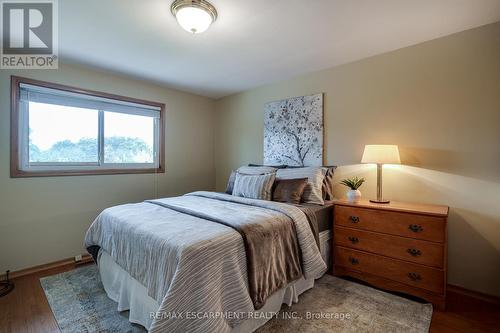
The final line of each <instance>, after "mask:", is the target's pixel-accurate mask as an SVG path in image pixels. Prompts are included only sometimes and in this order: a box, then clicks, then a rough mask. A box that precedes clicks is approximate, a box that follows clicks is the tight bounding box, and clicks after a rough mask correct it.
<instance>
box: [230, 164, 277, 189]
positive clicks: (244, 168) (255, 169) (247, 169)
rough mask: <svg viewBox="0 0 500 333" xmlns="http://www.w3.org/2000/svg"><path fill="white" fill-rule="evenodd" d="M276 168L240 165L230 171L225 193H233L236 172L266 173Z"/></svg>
mask: <svg viewBox="0 0 500 333" xmlns="http://www.w3.org/2000/svg"><path fill="white" fill-rule="evenodd" d="M276 170H278V169H276V168H274V167H269V166H246V165H244V166H241V167H239V168H238V169H237V170H236V171H232V172H231V175H230V176H229V179H228V181H227V186H226V193H227V194H233V187H234V180H235V179H236V173H243V174H246V175H263V174H266V173H273V172H276Z"/></svg>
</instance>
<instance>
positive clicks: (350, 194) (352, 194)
mask: <svg viewBox="0 0 500 333" xmlns="http://www.w3.org/2000/svg"><path fill="white" fill-rule="evenodd" d="M347 200H349V202H359V200H361V192H360V191H359V190H349V191H347Z"/></svg>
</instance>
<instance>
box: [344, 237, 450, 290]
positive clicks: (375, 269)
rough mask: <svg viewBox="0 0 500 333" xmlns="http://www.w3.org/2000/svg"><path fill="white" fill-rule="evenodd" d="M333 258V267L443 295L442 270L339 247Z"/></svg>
mask: <svg viewBox="0 0 500 333" xmlns="http://www.w3.org/2000/svg"><path fill="white" fill-rule="evenodd" d="M334 256H335V265H338V266H343V267H346V268H347V269H352V270H356V271H359V272H365V273H370V274H373V275H378V276H381V277H385V278H387V279H390V280H393V281H398V282H401V283H404V284H407V285H410V286H414V287H417V288H421V289H425V290H428V291H431V292H434V293H437V294H443V291H444V271H442V270H439V269H435V268H430V267H427V266H422V265H418V264H413V263H408V262H404V261H401V260H397V259H391V258H387V257H382V256H379V255H375V254H370V253H366V252H361V251H357V250H353V249H348V248H344V247H341V246H335V247H334Z"/></svg>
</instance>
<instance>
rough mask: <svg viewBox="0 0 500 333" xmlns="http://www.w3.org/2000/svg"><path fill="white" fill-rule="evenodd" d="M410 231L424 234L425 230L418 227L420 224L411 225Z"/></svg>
mask: <svg viewBox="0 0 500 333" xmlns="http://www.w3.org/2000/svg"><path fill="white" fill-rule="evenodd" d="M408 229H410V230H411V231H413V232H422V231H424V228H422V226H421V225H418V224H410V225H409V226H408Z"/></svg>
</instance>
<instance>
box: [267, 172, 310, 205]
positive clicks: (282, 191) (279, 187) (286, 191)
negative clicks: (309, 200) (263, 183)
mask: <svg viewBox="0 0 500 333" xmlns="http://www.w3.org/2000/svg"><path fill="white" fill-rule="evenodd" d="M306 185H307V178H297V179H279V180H278V179H277V180H276V181H275V183H274V191H273V201H278V202H288V203H292V204H299V203H300V198H301V197H302V194H303V193H304V189H305V188H306Z"/></svg>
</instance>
